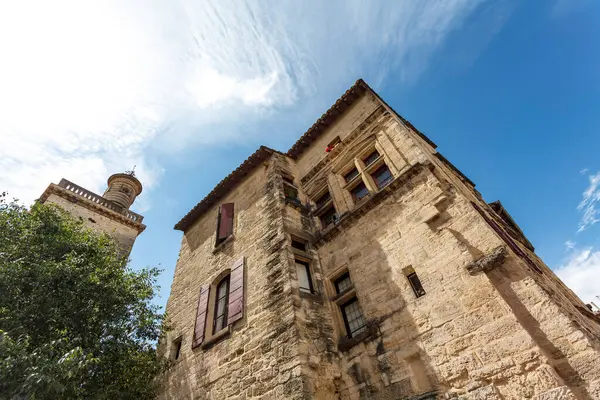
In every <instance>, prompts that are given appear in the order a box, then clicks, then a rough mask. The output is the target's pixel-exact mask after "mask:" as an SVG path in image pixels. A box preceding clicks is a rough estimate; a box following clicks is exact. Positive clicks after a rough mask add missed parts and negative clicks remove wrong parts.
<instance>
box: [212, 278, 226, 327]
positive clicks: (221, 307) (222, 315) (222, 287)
mask: <svg viewBox="0 0 600 400" xmlns="http://www.w3.org/2000/svg"><path fill="white" fill-rule="evenodd" d="M228 306H229V275H227V276H226V277H225V278H223V280H222V281H221V282H219V284H218V285H217V295H216V298H215V323H214V324H215V325H214V329H213V334H215V333H217V332H219V331H220V330H222V329H224V328H225V327H226V326H227V308H228Z"/></svg>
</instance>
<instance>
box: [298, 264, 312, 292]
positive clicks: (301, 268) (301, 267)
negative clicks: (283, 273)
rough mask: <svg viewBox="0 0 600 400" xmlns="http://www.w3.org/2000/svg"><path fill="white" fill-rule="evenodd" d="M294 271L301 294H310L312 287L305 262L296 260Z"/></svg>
mask: <svg viewBox="0 0 600 400" xmlns="http://www.w3.org/2000/svg"><path fill="white" fill-rule="evenodd" d="M296 271H297V272H298V284H299V288H300V291H301V292H303V293H312V292H313V285H312V279H311V277H310V267H309V264H308V263H307V262H304V261H299V260H296Z"/></svg>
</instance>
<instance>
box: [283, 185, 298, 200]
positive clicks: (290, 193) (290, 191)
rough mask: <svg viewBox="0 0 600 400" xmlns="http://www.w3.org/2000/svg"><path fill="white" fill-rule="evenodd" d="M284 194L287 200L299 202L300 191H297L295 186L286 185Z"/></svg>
mask: <svg viewBox="0 0 600 400" xmlns="http://www.w3.org/2000/svg"><path fill="white" fill-rule="evenodd" d="M283 193H284V194H285V198H286V199H288V200H293V201H298V189H296V188H295V187H294V186H291V185H288V184H284V185H283Z"/></svg>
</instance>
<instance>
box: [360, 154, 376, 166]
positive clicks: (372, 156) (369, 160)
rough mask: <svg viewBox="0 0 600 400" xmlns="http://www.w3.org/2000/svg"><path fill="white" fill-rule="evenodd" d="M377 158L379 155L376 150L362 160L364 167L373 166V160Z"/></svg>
mask: <svg viewBox="0 0 600 400" xmlns="http://www.w3.org/2000/svg"><path fill="white" fill-rule="evenodd" d="M378 158H379V153H378V152H377V150H375V151H373V152H372V153H371V154H369V155H368V156H367V157H366V158H364V159H363V162H364V163H365V167H368V166H369V165H371V164H373V162H374V161H375V160H377V159H378Z"/></svg>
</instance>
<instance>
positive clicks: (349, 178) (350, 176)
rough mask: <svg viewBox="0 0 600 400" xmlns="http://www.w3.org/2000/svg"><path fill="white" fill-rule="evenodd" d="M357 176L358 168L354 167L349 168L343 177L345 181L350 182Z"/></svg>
mask: <svg viewBox="0 0 600 400" xmlns="http://www.w3.org/2000/svg"><path fill="white" fill-rule="evenodd" d="M357 176H358V170H357V169H356V168H352V169H351V170H350V172H348V173H347V174H346V175H344V179H345V180H346V182H350V181H352V180H353V179H354V178H356V177H357Z"/></svg>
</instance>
